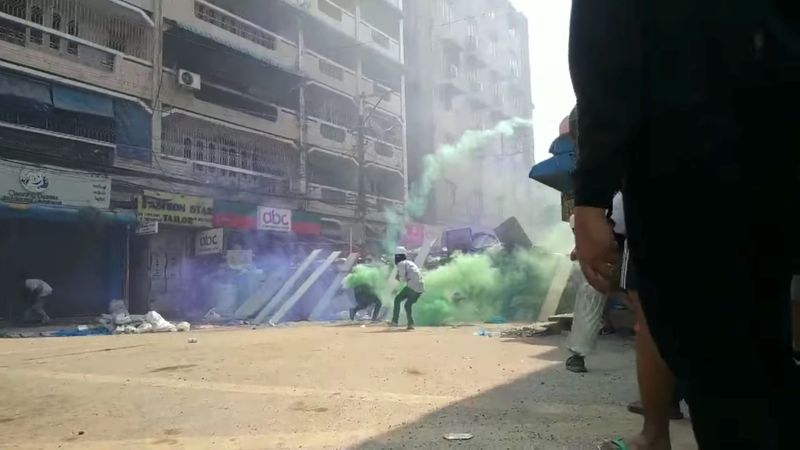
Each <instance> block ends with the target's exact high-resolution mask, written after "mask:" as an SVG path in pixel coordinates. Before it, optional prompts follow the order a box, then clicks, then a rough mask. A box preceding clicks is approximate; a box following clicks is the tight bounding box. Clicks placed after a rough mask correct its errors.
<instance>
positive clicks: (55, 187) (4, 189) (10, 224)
mask: <svg viewBox="0 0 800 450" xmlns="http://www.w3.org/2000/svg"><path fill="white" fill-rule="evenodd" d="M110 198H111V180H110V179H109V178H108V177H107V176H105V175H101V174H97V173H91V172H86V171H79V170H71V169H66V168H62V167H55V166H45V165H37V164H29V163H22V162H17V161H11V160H5V159H3V160H0V241H1V243H0V257H1V258H2V261H3V263H2V264H3V270H2V271H0V280H2V284H3V286H5V292H6V293H9V294H11V295H5V296H3V298H2V300H0V302H2V310H0V314H2V316H3V317H5V318H8V319H12V320H17V319H19V318H20V314H21V312H22V310H23V309H24V307H25V305H24V304H23V303H22V302H21V299H20V298H18V295H16V294H17V293H18V292H20V283H21V278H22V277H27V278H39V279H42V280H45V281H46V282H47V283H49V284H50V285H51V286H52V287H53V295H52V297H51V299H50V301H49V302H48V305H47V310H48V313H49V314H50V315H51V316H52V317H54V318H59V317H76V316H89V315H96V314H100V313H102V312H105V311H106V310H107V308H108V303H109V301H110V300H112V299H125V298H126V294H127V274H128V235H129V231H130V230H131V229H132V226H133V225H134V224H135V223H136V217H135V215H134V214H133V213H132V212H130V211H112V210H110V208H109V207H110Z"/></svg>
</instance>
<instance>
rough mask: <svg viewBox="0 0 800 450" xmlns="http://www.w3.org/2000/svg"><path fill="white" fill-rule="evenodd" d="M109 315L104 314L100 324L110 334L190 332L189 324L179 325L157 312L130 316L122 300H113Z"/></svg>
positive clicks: (99, 320)
mask: <svg viewBox="0 0 800 450" xmlns="http://www.w3.org/2000/svg"><path fill="white" fill-rule="evenodd" d="M108 312H109V314H103V315H101V316H100V318H99V319H98V322H99V323H100V324H101V325H103V326H104V327H105V328H107V329H108V331H109V334H144V333H171V332H175V331H189V329H190V328H191V324H189V322H180V323H178V324H177V325H175V324H173V323H172V322H169V321H167V320H166V319H164V318H163V317H162V316H161V314H159V313H158V312H157V311H150V312H148V313H147V314H144V315H141V314H130V313H128V309H127V307H126V306H125V302H124V301H122V300H112V301H111V303H109V305H108Z"/></svg>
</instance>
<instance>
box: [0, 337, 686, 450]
mask: <svg viewBox="0 0 800 450" xmlns="http://www.w3.org/2000/svg"><path fill="white" fill-rule="evenodd" d="M473 331H474V329H473V328H458V329H453V328H435V329H434V328H429V329H424V328H423V329H418V330H416V331H414V332H410V333H407V332H404V331H389V330H386V329H384V328H380V327H377V328H375V327H366V328H361V327H358V326H355V327H352V326H298V327H289V328H273V329H258V330H251V329H234V330H230V329H214V330H204V331H197V332H190V333H175V334H166V335H142V336H113V337H86V338H60V339H55V338H49V339H5V340H0V398H2V405H3V406H2V409H0V436H2V440H0V448H24V449H36V448H47V449H50V448H63V449H109V448H115V449H140V448H163V449H180V448H192V449H194V448H201V449H202V448H208V449H211V448H214V449H226V448H230V449H265V448H305V449H308V448H363V449H372V448H376V449H377V448H424V449H427V448H451V447H458V448H481V449H488V448H513V449H517V448H536V449H550V448H553V449H556V448H568V449H581V448H586V449H590V448H594V446H593V445H596V443H597V442H598V441H599V440H601V439H603V438H607V437H615V436H618V435H619V434H620V433H621V434H623V435H624V434H628V433H631V432H633V431H635V430H636V429H637V427H638V426H639V425H640V419H639V418H638V417H636V416H632V415H630V414H628V413H626V412H625V410H624V404H625V403H626V402H627V401H628V400H631V399H633V398H635V397H636V385H635V379H634V372H633V350H632V343H631V342H629V341H625V340H622V339H619V338H609V339H604V340H602V341H601V343H600V347H599V350H598V354H597V355H596V356H595V357H593V358H590V359H589V365H590V370H592V372H590V373H589V374H586V375H576V374H572V373H569V372H566V371H565V370H564V369H563V364H562V361H563V358H564V354H563V350H561V348H560V347H561V344H562V338H561V337H558V336H557V337H550V338H541V339H534V340H508V339H498V338H488V337H478V336H473V335H472V333H473ZM191 338H194V339H197V343H190V342H189V340H190V339H191ZM448 432H468V433H472V434H474V436H475V438H474V439H473V440H472V441H469V442H465V443H460V444H458V443H456V444H454V443H449V442H446V441H444V440H443V439H442V435H443V434H444V433H448ZM673 436H674V441H675V448H677V449H682V448H687V449H693V448H695V447H694V446H693V445H692V444H691V442H692V439H691V432H690V426H689V424H688V422H685V421H684V422H679V423H674V426H673Z"/></svg>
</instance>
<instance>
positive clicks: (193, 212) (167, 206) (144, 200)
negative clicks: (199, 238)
mask: <svg viewBox="0 0 800 450" xmlns="http://www.w3.org/2000/svg"><path fill="white" fill-rule="evenodd" d="M136 203H137V210H138V211H137V212H138V216H139V223H144V222H160V223H161V224H164V225H181V226H185V227H196V228H211V221H212V216H213V215H214V200H213V199H210V198H205V197H192V196H189V195H179V194H171V193H168V192H158V191H144V194H143V195H141V196H139V197H138V198H137V199H136Z"/></svg>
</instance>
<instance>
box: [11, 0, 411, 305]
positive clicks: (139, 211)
mask: <svg viewBox="0 0 800 450" xmlns="http://www.w3.org/2000/svg"><path fill="white" fill-rule="evenodd" d="M403 14H404V5H403V1H402V0H0V100H2V101H3V104H4V108H2V111H0V157H1V158H2V159H3V160H4V161H5V160H8V161H13V162H14V164H17V163H18V162H22V163H24V164H30V165H31V166H32V167H34V168H42V167H45V166H46V167H47V169H46V170H57V169H58V170H61V169H63V170H65V171H66V170H70V171H74V173H72V172H70V173H71V175H70V176H73V177H82V176H85V177H87V179H88V177H89V176H90V175H91V176H99V177H103V178H104V179H105V180H107V182H108V183H109V190H110V192H109V195H108V197H109V198H108V200H107V201H106V202H105V203H102V202H101V204H99V205H97V206H99V207H98V208H94V210H96V211H99V213H97V212H96V211H95V213H94V214H95V215H97V214H99V215H98V216H97V217H96V219H97V220H101V219H103V220H106V219H107V220H112V221H116V222H115V223H118V225H119V226H120V230H119V233H118V234H115V235H114V239H117V241H118V243H119V246H120V249H119V250H118V251H116V250H115V251H116V252H117V253H115V254H114V255H111V256H108V257H109V258H111V257H113V258H114V264H113V266H114V267H115V269H114V270H115V272H114V277H115V280H116V281H113V282H112V284H114V286H102V287H98V291H97V292H98V293H97V297H98V299H100V298H101V297H102V302H106V304H107V301H108V299H109V298H122V297H125V298H133V297H136V298H137V299H138V300H136V299H133V300H132V301H134V302H136V301H138V302H142V304H141V305H140V306H141V308H139V309H146V308H145V307H147V308H149V307H151V306H153V305H154V304H155V305H158V306H159V307H160V308H161V309H162V310H170V309H176V310H178V309H180V305H177V306H176V305H175V301H176V300H175V299H178V298H183V297H187V292H188V290H190V289H192V288H193V287H192V286H191V284H192V283H191V279H192V277H191V276H190V272H191V270H193V269H192V268H191V267H192V264H190V262H191V260H192V259H193V258H194V256H195V255H194V248H193V247H194V245H193V242H194V238H195V235H196V234H197V233H198V232H202V231H203V230H205V229H209V228H212V227H218V226H223V225H224V224H226V223H236V224H238V225H236V226H232V228H241V229H246V230H247V231H252V229H258V230H262V229H263V230H273V231H274V230H275V229H276V228H275V227H270V226H267V225H269V224H266V225H265V226H264V227H263V228H262V227H261V224H260V222H258V224H257V225H254V224H253V223H251V222H252V221H251V220H250V219H251V218H253V220H256V221H258V220H260V219H259V218H258V217H259V216H258V215H259V214H261V211H262V209H264V208H271V211H272V212H271V213H270V214H272V215H273V216H274V215H275V214H279V215H280V214H284V213H281V212H280V211H288V212H289V214H291V213H294V217H295V219H296V220H295V221H296V222H300V219H299V218H300V217H301V216H302V217H303V219H302V220H305V221H311V222H316V224H317V225H318V228H317V231H316V232H315V234H316V235H318V237H321V238H324V239H325V240H327V242H329V243H331V244H332V245H334V244H336V243H342V242H346V241H347V239H348V235H350V236H352V234H351V232H350V230H353V229H355V230H356V233H355V236H354V239H355V241H356V242H358V241H360V240H363V239H365V238H366V237H367V236H369V235H377V234H379V233H380V226H381V225H380V222H381V221H383V220H384V214H383V210H384V209H385V208H390V207H400V206H401V205H402V204H403V202H404V201H405V197H406V192H407V182H406V173H407V164H406V152H405V148H406V142H405V136H406V133H405V115H406V113H405V109H406V105H405V100H404V95H405V80H404V70H403V67H404V63H405V61H404V48H403V33H404V26H403V21H404V19H403V17H404V15H403ZM9 164H11V163H9ZM14 167H15V169H14V170H17V169H16V167H17V166H14ZM25 170H28V169H23V171H25ZM37 170H38V169H37ZM42 170H45V169H42ZM29 172H30V171H29ZM29 172H25V173H29ZM9 173H11V172H9ZM48 173H49V172H48ZM37 176H38V175H37ZM28 178H30V177H28ZM28 178H26V180H27V179H28ZM17 181H18V180H15V181H14V182H17ZM87 183H88V181H87ZM42 198H44V197H42V196H39V197H37V198H36V199H34V200H30V201H27V200H26V201H25V203H29V204H30V205H29V206H31V208H30V209H31V210H34V209H36V208H40V209H39V210H37V211H39V213H41V217H40V218H42V217H43V220H44V221H46V222H52V220H51V216H52V214H50V213H51V212H52V211H51V212H48V211H45V210H41V208H45V207H46V206H47V205H44V204H43V203H44V202H41V201H39V200H41V199H42ZM23 200H24V199H23ZM18 201H20V202H21V201H22V200H19V199H18ZM15 205H17V201H14V200H13V199H9V201H7V202H4V203H3V204H2V205H0V206H2V208H0V209H2V210H3V211H5V212H4V213H3V215H2V217H0V218H2V219H4V220H2V226H4V227H12V228H14V230H16V231H13V230H11V231H8V233H12V232H13V233H18V232H20V230H21V229H25V228H26V227H27V224H28V221H30V220H33V217H32V216H30V214H33V213H31V212H26V213H24V214H23V213H22V212H21V210H20V209H19V208H16V206H15ZM76 205H77V203H76ZM51 206H52V205H51ZM59 206H67V205H66V204H64V205H59ZM74 209H76V210H77V211H78V212H77V213H76V217H78V218H77V219H74V220H73V219H70V220H72V221H73V222H75V221H78V222H80V217H81V216H80V214H78V213H80V210H79V208H78V207H77V206H76V207H75V208H74ZM125 211H130V212H133V213H134V215H133V217H132V218H131V216H130V214H125V213H124V212H125ZM154 211H155V213H158V212H159V211H160V212H163V213H164V214H163V215H162V217H163V221H162V223H161V224H160V229H159V232H158V234H156V235H153V236H149V237H147V238H146V239H144V238H137V237H136V236H135V233H134V228H135V227H136V226H137V215H138V222H141V221H142V218H143V217H145V216H147V217H150V216H148V214H151V215H152V214H153V213H154ZM219 211H224V212H225V214H226V215H225V216H224V217H218V216H219V214H215V212H219ZM242 211H245V212H242ZM275 211H278V213H276V212H275ZM58 212H59V214H60V213H61V212H63V211H62V210H61V209H59V210H58ZM37 214H38V213H37ZM237 214H240V215H242V217H244V216H247V217H244V218H243V219H242V220H238V221H237V220H234V219H236V217H239V216H237ZM231 217H234V219H231ZM242 217H239V218H240V219H241V218H242ZM104 218H105V219H104ZM6 219H7V220H6ZM226 220H227V221H226ZM289 222H291V220H290V221H289ZM221 224H223V225H221ZM243 224H244V225H243ZM355 225H367V226H366V227H364V226H355ZM312 228H313V227H312ZM278 229H280V227H278ZM305 229H306V230H307V229H309V228H305ZM4 231H5V230H4ZM227 231H228V230H226V233H227ZM280 231H294V229H293V228H292V229H291V230H290V229H289V228H287V229H286V230H280ZM270 232H272V231H270ZM13 233H12V234H13ZM298 233H299V232H298ZM234 235H235V234H232V236H234ZM31 239H34V237H31ZM87 239H89V237H87ZM109 239H111V237H110V236H109ZM237 239H238V238H237ZM284 239H288V234H287V235H286V236H283V235H279V236H276V237H274V239H272V240H276V241H282V240H284ZM227 240H228V235H227V234H226V241H227ZM117 241H115V242H117ZM14 242H19V239H16V240H15V241H14ZM237 242H238V241H237ZM9 245H10V244H9ZM14 245H17V247H18V246H19V245H27V244H14ZM270 245H271V244H270ZM17 247H14V248H12V247H4V249H3V251H4V252H12V253H13V252H14V251H16V250H15V249H17V250H18V248H17ZM126 249H127V250H126ZM123 250H124V251H123ZM104 258H105V257H104ZM106 259H107V258H106ZM106 259H103V258H95V259H94V260H93V261H94V263H93V264H94V266H92V267H95V266H96V267H101V266H104V264H105V263H103V261H106ZM35 264H36V262H35V261H31V262H29V263H26V265H27V266H31V265H35ZM105 266H108V264H105ZM26 270H27V269H26ZM48 271H50V272H51V273H55V272H57V269H56V268H55V267H54V268H51V269H48ZM62 272H63V271H62ZM154 274H155V275H154ZM40 276H41V277H43V278H44V277H47V276H51V279H52V277H53V276H54V275H48V274H46V273H45V274H43V275H40ZM59 276H62V275H59ZM65 277H66V276H65ZM103 278H104V279H105V278H108V277H103ZM137 280H138V281H137ZM96 284H98V286H100V284H102V283H101V282H99V281H98V282H96ZM154 286H159V287H158V288H157V289H156V288H154ZM70 289H72V288H70ZM75 289H76V290H77V288H75ZM155 291H158V292H157V293H154V292H155ZM62 292H63V289H62ZM75 301H76V302H78V300H77V294H76V300H75ZM97 302H98V303H97V304H98V305H99V304H100V303H101V300H97ZM145 302H146V303H147V305H145V304H144V303H145ZM95 309H96V308H95ZM133 309H136V308H133ZM93 312H94V311H93Z"/></svg>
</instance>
